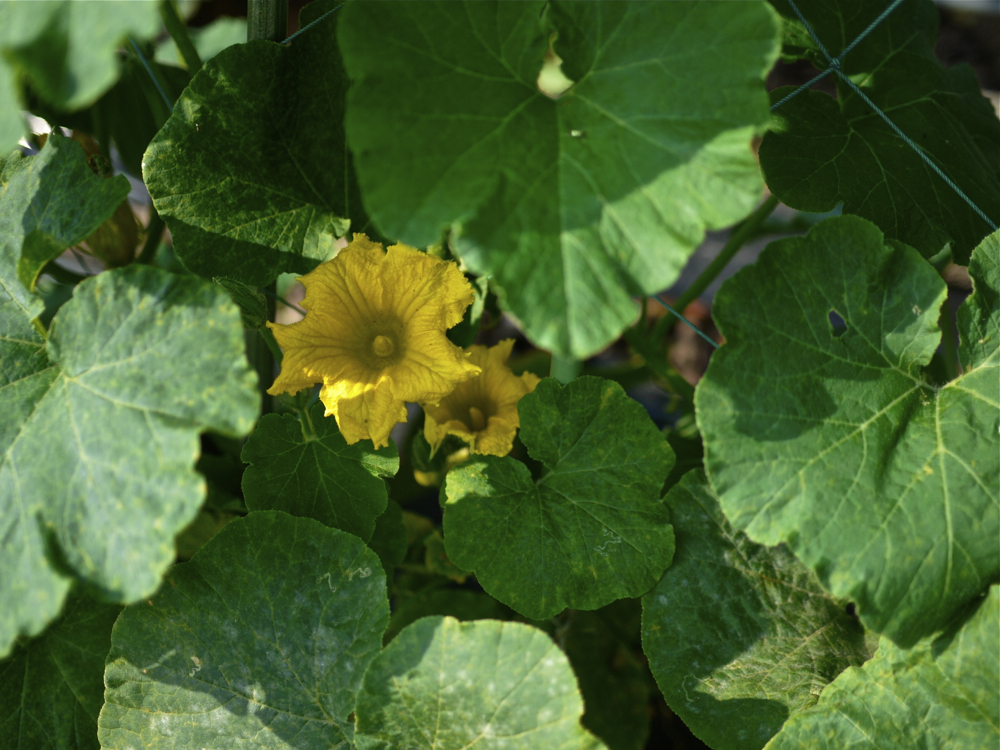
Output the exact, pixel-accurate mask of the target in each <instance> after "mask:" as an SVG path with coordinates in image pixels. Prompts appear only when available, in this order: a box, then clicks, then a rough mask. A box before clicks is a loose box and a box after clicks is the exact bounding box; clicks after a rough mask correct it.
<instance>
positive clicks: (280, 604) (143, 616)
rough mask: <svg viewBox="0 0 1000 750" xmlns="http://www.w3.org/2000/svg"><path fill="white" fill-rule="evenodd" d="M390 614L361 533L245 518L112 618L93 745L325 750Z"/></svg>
mask: <svg viewBox="0 0 1000 750" xmlns="http://www.w3.org/2000/svg"><path fill="white" fill-rule="evenodd" d="M388 620H389V602H388V600H387V599H386V587H385V575H384V574H383V573H382V568H381V565H380V564H379V561H378V557H377V556H376V555H375V553H374V552H372V551H371V550H369V549H367V548H366V547H365V546H364V544H363V543H362V542H361V540H360V539H358V538H357V537H354V536H352V535H350V534H347V533H345V532H343V531H339V530H337V529H331V528H329V527H327V526H324V525H323V524H321V523H319V522H318V521H314V520H312V519H310V518H295V517H293V516H289V515H287V514H285V513H280V512H277V511H262V512H256V513H251V514H250V515H249V516H247V517H246V518H242V519H239V520H236V521H233V522H232V523H230V524H228V525H227V526H225V527H224V528H223V529H222V530H221V531H220V532H219V533H218V534H217V535H216V536H215V537H213V538H212V539H211V540H210V541H209V542H208V543H207V544H206V545H205V546H204V547H203V548H202V549H201V550H200V551H198V552H197V553H196V554H195V556H194V557H193V558H192V559H191V561H190V562H188V563H183V564H180V565H178V566H176V567H175V568H174V569H173V570H172V571H171V572H170V574H169V575H168V577H167V581H166V584H165V585H164V587H163V590H162V591H161V592H160V593H159V594H157V595H156V596H155V597H154V598H153V599H151V600H150V601H148V602H141V603H139V604H136V605H133V606H131V607H128V608H127V609H126V610H125V611H124V612H123V613H122V615H121V617H119V619H118V622H116V623H115V627H114V630H113V631H112V634H111V653H110V654H109V655H108V660H107V668H106V671H105V678H104V679H105V684H106V685H107V689H106V691H105V695H104V699H105V705H104V708H103V710H102V711H101V716H100V721H99V735H100V740H101V747H103V748H108V749H111V748H120V749H121V750H124V749H125V748H130V747H134V746H137V745H141V746H142V747H145V748H154V749H155V748H176V747H185V748H187V747H198V748H205V749H206V750H213V749H215V748H219V749H221V748H232V747H234V746H235V747H240V746H246V747H254V748H275V749H277V748H288V749H291V748H304V747H307V748H333V747H338V746H340V745H341V744H346V743H349V742H350V741H351V739H352V731H353V728H352V726H351V722H350V719H349V715H350V714H351V712H352V711H353V710H354V701H355V696H356V694H357V691H358V688H359V686H360V684H361V677H362V675H363V674H364V671H365V668H366V667H367V666H368V664H369V663H370V662H371V660H372V659H373V658H374V657H375V655H376V654H377V653H378V651H379V649H380V647H381V643H382V633H383V632H384V631H385V626H386V624H387V622H388Z"/></svg>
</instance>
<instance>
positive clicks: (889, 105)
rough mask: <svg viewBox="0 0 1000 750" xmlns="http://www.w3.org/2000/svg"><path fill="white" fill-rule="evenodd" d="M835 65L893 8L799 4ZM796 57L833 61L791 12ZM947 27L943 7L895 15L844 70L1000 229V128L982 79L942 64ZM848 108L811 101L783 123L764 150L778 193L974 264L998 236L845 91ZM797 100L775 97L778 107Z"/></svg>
mask: <svg viewBox="0 0 1000 750" xmlns="http://www.w3.org/2000/svg"><path fill="white" fill-rule="evenodd" d="M796 4H797V5H798V7H799V9H800V10H801V11H802V13H803V15H804V16H805V18H806V19H807V20H808V21H809V23H810V25H811V26H812V27H813V30H814V31H815V32H816V34H817V36H818V37H819V39H820V41H822V42H823V44H824V46H825V47H826V49H827V50H828V51H829V52H830V54H831V55H837V54H839V53H840V51H841V50H842V49H844V48H845V47H846V46H847V45H848V44H850V43H851V42H852V41H853V40H854V39H855V38H856V37H857V36H858V35H859V34H860V33H861V32H862V31H864V30H865V29H866V28H867V27H868V25H869V24H870V23H871V22H872V21H874V20H875V18H876V17H877V16H878V15H879V13H881V11H882V10H884V8H885V6H886V5H888V2H877V3H876V2H871V3H859V2H856V0H801V2H799V3H796ZM775 5H776V7H777V8H778V9H779V10H780V11H781V13H782V14H783V15H784V16H785V19H786V35H785V47H784V51H785V56H786V57H790V58H798V57H806V58H808V59H810V60H812V61H813V62H814V64H815V65H816V66H817V67H818V68H820V69H825V68H826V67H827V63H826V60H825V58H824V57H823V56H822V54H821V53H820V52H819V50H818V49H817V48H816V45H815V43H814V42H813V41H812V39H811V38H810V37H809V35H808V33H807V32H806V30H805V28H804V27H803V26H802V25H801V23H799V21H798V20H797V19H796V17H795V14H794V13H793V11H792V10H791V8H790V7H789V6H788V4H787V3H786V2H782V1H781V0H776V1H775ZM937 26H938V19H937V13H936V11H935V9H934V5H933V3H932V2H931V0H910V2H907V3H904V4H903V5H901V6H899V8H897V9H896V10H894V11H893V13H892V14H891V15H889V17H888V18H887V19H885V20H884V21H883V22H882V23H881V24H880V25H879V26H877V27H876V28H875V30H874V31H873V32H871V33H870V34H869V35H868V36H867V37H865V39H864V40H862V41H861V42H860V43H859V44H858V46H857V47H855V48H854V49H852V50H851V51H850V52H849V53H848V54H847V56H846V57H845V59H844V62H843V71H844V73H845V74H847V75H848V76H849V77H850V78H851V80H852V81H853V82H854V83H855V84H857V85H858V86H860V87H861V89H862V90H863V91H864V92H865V94H866V95H867V96H868V98H869V99H871V100H872V101H873V102H874V103H875V104H877V105H878V106H879V107H880V108H881V109H882V110H883V111H884V112H885V113H886V114H887V115H888V116H889V118H890V119H891V120H892V121H893V123H895V124H896V125H897V126H898V127H899V128H900V129H901V130H902V131H903V132H904V133H906V135H907V136H909V137H910V138H911V139H912V140H913V141H914V142H916V144H917V145H918V146H919V147H920V148H921V149H922V150H923V152H924V153H925V154H927V155H928V156H930V158H931V159H932V160H933V161H934V163H935V164H937V165H938V166H939V167H940V168H941V169H942V170H943V171H944V173H945V174H947V175H948V176H949V177H950V178H951V179H952V180H954V181H955V182H956V183H957V184H958V186H959V188H960V189H961V190H962V191H963V192H965V193H966V195H968V196H969V198H971V199H972V200H973V201H974V202H975V203H976V204H977V205H978V206H979V207H980V209H982V210H983V211H984V212H985V213H986V215H987V216H989V217H991V218H992V220H993V221H994V222H1000V122H998V121H997V117H996V113H995V112H994V111H993V107H992V106H991V105H990V103H989V101H988V100H987V99H986V98H984V97H983V96H982V94H981V93H980V90H979V83H978V82H977V80H976V76H975V74H974V73H973V71H972V69H971V68H970V67H969V66H967V65H960V66H956V67H953V68H950V69H946V68H945V67H944V66H943V65H942V64H941V63H940V62H939V61H938V60H937V58H936V57H935V55H934V43H935V40H936V38H937ZM833 78H834V80H836V81H837V97H838V98H837V99H836V100H834V99H832V98H831V97H829V96H827V95H826V94H823V93H820V92H817V91H807V92H803V93H802V94H799V95H798V96H797V97H796V98H794V99H792V100H791V101H789V102H787V103H785V104H784V105H782V106H781V107H780V108H779V109H777V110H776V111H775V112H774V115H773V117H772V121H771V128H770V132H768V133H767V135H765V136H764V141H763V143H762V144H761V147H760V163H761V168H762V170H763V171H764V175H765V178H766V180H767V185H768V187H769V188H770V189H771V192H773V193H774V194H775V195H776V196H778V197H779V198H780V199H781V201H782V202H783V203H786V204H788V205H789V206H792V207H793V208H797V209H799V210H802V211H816V212H824V211H829V210H831V209H832V208H834V207H835V206H836V205H837V204H838V203H842V204H843V207H844V212H845V213H853V214H857V215H858V216H863V217H864V218H866V219H869V220H871V221H873V222H875V223H876V224H877V225H878V226H879V228H880V229H881V230H882V231H883V232H885V234H886V235H887V236H889V237H892V238H893V239H898V240H902V241H903V242H906V243H907V244H909V245H912V246H913V247H915V248H917V249H918V250H920V251H921V253H923V254H924V255H926V256H929V255H933V254H934V253H937V252H938V251H939V250H941V248H942V247H943V246H944V245H945V243H947V242H951V251H952V254H953V256H954V258H955V259H956V260H957V261H958V262H960V263H963V264H966V263H968V260H969V254H970V253H971V252H972V249H973V248H974V247H975V246H976V245H977V244H978V243H979V242H980V241H981V240H982V239H983V237H984V236H985V235H986V234H988V233H989V231H990V227H989V225H988V224H987V223H986V222H985V221H983V219H982V218H981V217H979V216H978V215H977V214H976V213H975V212H974V211H973V209H972V208H970V207H969V205H968V204H967V203H966V202H965V201H964V200H962V198H961V197H960V196H959V195H958V194H957V193H956V192H955V191H954V190H952V189H951V188H950V187H949V186H948V185H947V184H946V183H945V182H944V180H942V179H941V177H940V176H939V175H937V174H936V173H935V172H934V171H933V170H932V169H931V168H930V167H929V166H928V165H927V164H926V163H925V162H924V161H923V160H922V159H921V158H920V157H919V156H918V155H917V153H916V152H915V151H914V150H913V149H912V148H911V147H910V146H908V145H907V144H906V143H905V142H904V141H903V140H902V139H901V138H900V137H899V136H898V135H896V133H894V132H893V130H892V129H891V128H890V127H889V125H887V124H886V123H885V122H884V121H883V120H881V119H880V118H879V117H878V116H877V115H876V114H875V113H874V111H873V110H872V108H871V107H870V106H869V105H868V104H866V103H865V102H864V101H863V100H862V99H861V97H859V96H858V95H857V94H856V93H855V92H854V91H852V90H851V89H850V88H849V87H848V86H847V84H845V83H844V82H843V81H842V80H840V79H839V78H837V76H833ZM791 90H792V89H779V90H777V91H775V92H773V93H772V97H771V98H772V101H773V102H777V101H778V100H780V99H782V98H784V97H785V96H786V95H787V94H788V93H790V92H791Z"/></svg>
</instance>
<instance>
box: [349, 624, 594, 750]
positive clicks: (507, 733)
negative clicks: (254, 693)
mask: <svg viewBox="0 0 1000 750" xmlns="http://www.w3.org/2000/svg"><path fill="white" fill-rule="evenodd" d="M582 713H583V701H582V700H581V698H580V693H579V691H578V690H577V687H576V679H575V678H574V677H573V670H572V669H570V666H569V662H568V661H567V659H566V656H565V654H563V652H562V651H560V650H559V648H558V646H556V645H555V644H554V643H553V642H552V640H551V639H550V638H549V637H548V636H547V635H545V633H543V632H542V631H540V630H537V629H535V628H533V627H531V626H530V625H523V624H521V623H514V622H498V621H496V620H479V621H476V622H459V621H458V620H455V619H453V618H451V617H425V618H423V619H421V620H417V621H416V622H415V623H413V624H412V625H409V626H408V627H406V628H404V629H403V630H402V632H400V633H399V635H397V636H396V637H395V638H394V639H393V641H392V642H391V643H390V644H389V645H388V646H387V647H386V649H385V650H384V651H383V652H382V653H381V654H379V655H378V656H377V657H375V659H374V660H373V661H372V663H371V665H370V666H369V667H368V671H367V672H366V673H365V679H364V682H363V684H362V686H361V692H360V693H359V694H358V703H357V730H356V731H357V733H356V735H355V743H356V745H357V747H358V750H397V749H398V750H404V748H405V749H406V750H410V749H411V748H426V749H427V750H460V749H461V748H467V747H470V746H471V745H475V746H476V747H477V748H479V747H481V748H483V750H491V749H492V748H496V749H497V750H499V749H500V748H504V750H519V749H521V748H523V749H524V750H528V749H529V748H542V747H544V748H553V750H556V749H558V750H585V749H586V750H590V749H593V750H597V749H598V748H603V747H604V745H602V744H601V743H600V741H598V740H597V739H596V738H595V737H593V736H592V735H590V734H589V733H588V732H587V730H585V729H584V728H583V727H582V726H581V725H580V715H581V714H582Z"/></svg>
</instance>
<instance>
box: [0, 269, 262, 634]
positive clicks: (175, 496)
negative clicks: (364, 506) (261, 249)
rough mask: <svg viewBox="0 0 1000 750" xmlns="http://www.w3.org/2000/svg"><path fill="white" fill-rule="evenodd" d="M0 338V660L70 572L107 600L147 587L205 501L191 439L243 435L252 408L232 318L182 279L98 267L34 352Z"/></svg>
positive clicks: (53, 604) (202, 288)
mask: <svg viewBox="0 0 1000 750" xmlns="http://www.w3.org/2000/svg"><path fill="white" fill-rule="evenodd" d="M5 260H7V261H9V259H7V258H3V259H0V265H2V263H3V261H5ZM0 276H3V277H6V276H7V274H6V273H3V274H0ZM0 322H4V321H0ZM5 335H6V331H0V353H2V355H3V361H4V368H3V375H4V380H3V382H2V383H0V409H2V411H3V414H4V419H3V421H2V422H0V518H2V519H3V523H2V529H0V532H2V533H0V536H2V538H3V539H4V540H5V541H4V544H3V545H2V546H0V653H6V652H7V651H8V649H9V648H10V645H11V642H12V641H13V639H14V637H15V636H16V635H18V634H19V633H21V634H27V635H33V634H35V633H38V632H40V631H41V630H42V628H43V627H44V626H45V625H46V623H48V622H49V621H50V620H51V619H52V618H53V617H55V616H56V614H58V612H59V610H60V608H61V605H62V601H63V598H64V597H65V595H66V592H67V591H68V590H69V587H70V584H71V582H72V580H73V578H74V577H79V578H80V579H82V580H83V581H85V582H87V583H88V584H89V585H91V586H92V587H94V588H95V589H96V590H97V591H100V592H101V593H102V594H103V595H104V596H106V597H108V598H110V599H111V600H113V601H121V602H127V601H134V600H136V599H138V598H140V597H142V596H148V595H149V594H151V593H152V592H153V591H154V590H155V589H156V588H157V586H158V585H159V582H160V576H161V574H162V573H163V571H164V570H165V569H166V568H167V566H168V565H170V563H171V562H172V561H173V559H174V536H175V535H176V534H177V532H178V531H180V530H181V529H182V528H183V527H184V526H186V525H187V524H188V523H189V522H190V521H191V519H192V518H194V516H195V514H196V513H197V510H198V507H199V506H200V505H201V503H202V500H203V499H204V495H205V484H204V480H203V479H202V478H201V477H200V475H199V474H196V473H195V471H194V462H195V458H196V457H197V455H198V451H199V441H198V434H199V433H200V432H201V431H203V430H205V429H213V430H216V431H219V432H222V433H226V434H229V435H241V434H246V433H247V432H249V430H250V427H251V425H252V424H253V421H254V419H255V418H256V414H257V413H258V409H259V405H260V397H259V395H258V394H257V391H256V389H255V387H254V381H255V377H254V375H253V373H252V371H251V370H250V369H249V367H248V366H247V361H246V355H245V353H244V342H243V329H242V326H241V325H240V321H239V312H238V311H237V310H236V307H235V306H234V305H233V304H232V303H231V302H230V301H229V300H228V298H227V297H226V295H225V292H223V291H222V290H221V289H218V288H217V287H213V286H212V285H211V284H208V283H207V282H203V281H200V280H197V279H194V278H192V277H180V276H175V275H173V274H169V273H167V272H165V271H160V270H157V269H154V268H150V267H147V266H143V267H138V266H129V267H128V268H123V269H118V270H115V271H107V272H105V273H102V274H100V275H99V276H96V277H91V278H89V279H87V280H86V281H84V282H82V283H81V284H79V285H78V286H77V287H76V290H75V293H74V296H73V299H72V300H70V301H69V302H67V303H66V304H65V305H63V307H62V308H60V310H59V312H58V313H57V314H56V317H55V319H54V320H53V321H52V328H51V331H50V334H49V338H48V340H47V342H45V343H44V348H43V343H42V341H41V339H40V338H36V339H35V340H30V341H25V340H9V339H6V338H3V337H4V336H5ZM16 336H17V334H16V329H15V338H16ZM36 336H37V334H36ZM29 350H30V351H31V354H30V356H29V355H28V352H29ZM8 356H11V357H13V359H12V360H9V359H8ZM8 362H11V364H10V365H8Z"/></svg>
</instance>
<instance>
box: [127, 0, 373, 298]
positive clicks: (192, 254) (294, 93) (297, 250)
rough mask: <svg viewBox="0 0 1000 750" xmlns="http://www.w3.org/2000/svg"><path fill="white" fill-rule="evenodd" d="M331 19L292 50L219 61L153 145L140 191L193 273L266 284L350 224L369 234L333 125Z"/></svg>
mask: <svg viewBox="0 0 1000 750" xmlns="http://www.w3.org/2000/svg"><path fill="white" fill-rule="evenodd" d="M328 4H329V3H328V2H327V3H312V4H311V5H309V6H308V8H307V9H306V10H305V11H304V12H303V16H302V19H303V21H304V22H306V23H308V21H309V20H311V19H312V18H313V17H314V16H316V17H318V15H319V13H320V12H321V11H322V10H323V9H324V8H325V7H326V5H328ZM339 15H340V14H339V13H335V14H334V15H333V16H331V17H330V18H328V19H326V20H324V21H323V22H322V23H321V24H319V25H317V26H316V27H314V28H313V29H310V31H309V33H308V34H304V35H302V36H301V37H299V38H298V39H296V40H295V43H294V44H292V45H291V46H289V47H283V46H281V45H277V44H274V43H273V42H266V41H260V40H258V41H253V42H247V43H246V44H240V45H235V46H233V47H229V48H228V49H225V50H223V51H222V52H220V53H219V54H218V55H217V56H216V57H214V58H212V59H211V60H210V61H209V62H207V63H206V64H205V66H204V67H203V68H202V69H201V70H200V71H199V72H198V74H197V75H196V76H195V77H194V78H193V79H192V80H191V84H190V85H189V86H188V88H187V89H186V90H185V92H184V94H183V95H182V96H181V98H180V100H178V102H177V105H176V106H175V107H174V113H173V115H171V117H170V119H169V120H168V121H167V124H166V125H165V126H164V127H163V129H162V130H161V131H160V132H159V133H158V134H157V136H156V138H154V139H153V142H152V143H151V144H150V146H149V150H148V151H147V152H146V156H145V166H144V169H143V176H144V178H145V180H146V186H147V187H148V188H149V192H150V195H151V196H152V197H153V204H154V205H155V206H156V209H157V210H158V211H159V212H160V215H161V216H163V218H164V219H165V220H166V222H167V226H168V227H169V228H170V231H171V233H172V234H173V237H174V241H175V243H176V244H175V249H176V250H177V255H178V257H179V258H180V259H181V261H182V262H183V263H184V265H185V266H186V267H187V268H188V269H189V270H190V271H192V272H194V273H197V274H199V275H201V276H207V277H212V276H229V277H233V278H238V279H240V280H241V281H243V282H245V283H247V284H250V285H252V286H263V285H265V284H268V283H270V282H271V281H273V280H274V279H275V278H277V276H278V274H280V273H282V272H295V273H306V272H308V271H310V270H312V269H313V268H314V267H315V266H316V265H317V264H318V263H320V262H321V261H324V260H328V259H329V258H331V257H333V255H334V253H335V245H334V243H335V242H336V240H337V238H338V237H341V236H342V235H343V234H344V233H345V232H346V231H347V229H348V226H350V227H351V228H352V229H353V230H355V231H358V232H364V231H366V224H367V219H365V218H364V215H363V213H362V211H361V201H360V198H359V196H358V192H357V187H356V185H355V183H354V178H353V176H352V167H351V159H350V157H349V155H348V154H347V152H346V146H345V145H344V134H343V126H342V124H341V123H342V121H343V118H344V114H343V106H344V105H343V101H344V91H345V89H346V87H347V80H346V78H345V77H344V73H343V70H342V68H341V63H340V55H339V53H338V50H337V45H336V42H335V38H334V31H335V27H336V24H337V18H338V16H339ZM348 219H350V221H348ZM367 231H369V232H371V230H367Z"/></svg>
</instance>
